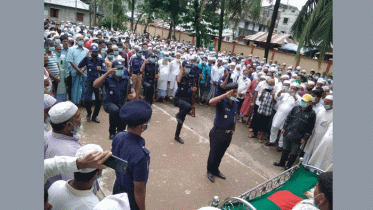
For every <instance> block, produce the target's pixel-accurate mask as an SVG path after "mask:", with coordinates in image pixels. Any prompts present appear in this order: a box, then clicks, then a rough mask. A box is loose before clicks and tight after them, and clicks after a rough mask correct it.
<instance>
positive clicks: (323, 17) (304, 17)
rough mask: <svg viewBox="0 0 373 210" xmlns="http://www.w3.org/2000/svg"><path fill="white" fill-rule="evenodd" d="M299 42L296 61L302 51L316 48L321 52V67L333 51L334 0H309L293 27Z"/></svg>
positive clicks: (293, 32) (294, 34)
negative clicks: (306, 48) (326, 56)
mask: <svg viewBox="0 0 373 210" xmlns="http://www.w3.org/2000/svg"><path fill="white" fill-rule="evenodd" d="M291 32H292V34H293V36H294V38H295V39H297V40H298V41H299V45H298V50H297V54H296V59H297V60H298V59H299V53H300V49H301V48H302V47H303V46H305V47H312V48H313V47H314V48H316V49H317V50H318V51H319V52H320V58H319V67H320V66H321V62H322V60H323V59H324V58H325V54H326V52H330V51H332V50H333V48H332V46H333V0H308V1H307V2H306V4H305V5H304V6H303V7H302V10H301V11H300V12H299V15H298V17H297V19H296V21H295V22H294V24H293V26H292V27H291Z"/></svg>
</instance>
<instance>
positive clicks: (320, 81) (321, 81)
mask: <svg viewBox="0 0 373 210" xmlns="http://www.w3.org/2000/svg"><path fill="white" fill-rule="evenodd" d="M324 82H325V80H323V79H322V78H319V79H318V80H317V83H324Z"/></svg>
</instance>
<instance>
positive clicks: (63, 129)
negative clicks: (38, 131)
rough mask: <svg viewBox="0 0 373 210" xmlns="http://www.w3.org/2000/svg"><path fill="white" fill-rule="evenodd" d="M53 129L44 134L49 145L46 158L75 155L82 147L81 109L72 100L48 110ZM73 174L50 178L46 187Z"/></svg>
mask: <svg viewBox="0 0 373 210" xmlns="http://www.w3.org/2000/svg"><path fill="white" fill-rule="evenodd" d="M48 114H49V117H50V123H51V126H52V130H51V131H49V132H48V133H47V134H45V135H44V145H46V146H47V149H46V152H45V159H47V158H53V157H55V156H71V157H74V156H75V154H76V151H78V149H79V148H81V144H80V140H79V137H78V136H77V135H76V134H77V133H78V132H79V130H80V129H81V127H82V126H81V120H80V111H79V110H78V107H77V106H76V105H75V104H73V103H72V102H71V101H66V102H61V103H57V104H56V105H54V106H53V107H52V108H51V109H50V110H49V112H48ZM70 179H73V174H72V173H70V174H59V175H57V176H54V177H51V178H49V179H48V181H47V183H46V184H45V187H46V188H47V189H48V188H49V187H50V186H51V185H52V184H53V182H55V181H57V180H65V181H68V180H70Z"/></svg>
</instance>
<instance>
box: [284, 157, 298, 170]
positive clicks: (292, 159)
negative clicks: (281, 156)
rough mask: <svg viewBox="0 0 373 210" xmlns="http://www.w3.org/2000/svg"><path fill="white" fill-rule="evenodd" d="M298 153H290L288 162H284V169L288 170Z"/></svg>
mask: <svg viewBox="0 0 373 210" xmlns="http://www.w3.org/2000/svg"><path fill="white" fill-rule="evenodd" d="M297 157H298V155H290V157H289V161H288V164H286V167H285V170H288V169H289V168H291V166H292V165H293V164H294V162H295V160H296V159H297Z"/></svg>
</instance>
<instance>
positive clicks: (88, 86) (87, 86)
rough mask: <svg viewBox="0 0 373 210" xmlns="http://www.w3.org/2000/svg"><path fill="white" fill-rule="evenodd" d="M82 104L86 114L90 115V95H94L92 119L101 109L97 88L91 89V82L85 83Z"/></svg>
mask: <svg viewBox="0 0 373 210" xmlns="http://www.w3.org/2000/svg"><path fill="white" fill-rule="evenodd" d="M84 89H85V90H84V103H85V108H86V109H87V114H88V115H91V114H92V93H95V111H94V112H93V115H92V119H94V118H95V117H97V116H98V113H99V112H100V108H101V95H100V91H99V88H93V81H88V80H87V81H86V83H85V88H84Z"/></svg>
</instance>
